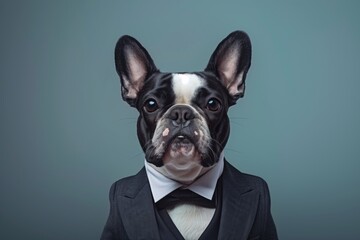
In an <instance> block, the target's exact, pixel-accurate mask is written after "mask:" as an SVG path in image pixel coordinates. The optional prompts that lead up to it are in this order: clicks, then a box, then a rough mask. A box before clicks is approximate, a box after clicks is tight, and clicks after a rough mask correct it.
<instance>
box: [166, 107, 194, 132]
mask: <svg viewBox="0 0 360 240" xmlns="http://www.w3.org/2000/svg"><path fill="white" fill-rule="evenodd" d="M169 118H170V119H171V120H172V122H173V124H174V125H175V126H179V125H183V126H185V127H186V126H188V125H189V124H190V120H191V119H194V118H195V114H194V112H193V111H192V109H191V108H189V107H188V106H183V105H182V106H176V107H174V108H173V109H172V110H171V112H170V114H169Z"/></svg>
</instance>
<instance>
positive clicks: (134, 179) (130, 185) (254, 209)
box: [101, 161, 277, 240]
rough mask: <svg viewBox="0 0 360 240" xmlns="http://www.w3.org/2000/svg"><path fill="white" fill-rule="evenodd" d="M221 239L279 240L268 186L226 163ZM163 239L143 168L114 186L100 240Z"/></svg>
mask: <svg viewBox="0 0 360 240" xmlns="http://www.w3.org/2000/svg"><path fill="white" fill-rule="evenodd" d="M222 177H223V181H222V183H223V190H222V191H223V193H222V194H223V199H222V212H221V219H220V226H219V236H218V238H219V239H221V240H223V239H240V240H242V239H264V240H271V239H277V233H276V228H275V224H274V221H273V219H272V216H271V212H270V195H269V190H268V187H267V184H266V182H265V181H264V180H263V179H261V178H259V177H256V176H252V175H248V174H244V173H241V172H239V171H238V170H237V169H235V168H234V167H233V166H231V165H230V164H229V163H228V162H227V161H225V165H224V172H223V175H222ZM115 239H121V240H123V239H131V240H132V239H146V240H150V239H160V235H159V231H158V227H157V223H156V218H155V206H154V203H153V199H152V194H151V190H150V185H149V181H148V179H147V176H146V172H145V169H144V168H143V169H142V170H141V171H140V172H139V173H138V174H137V175H135V176H131V177H127V178H124V179H121V180H119V181H117V182H115V183H114V184H113V185H112V186H111V189H110V214H109V218H108V220H107V222H106V225H105V227H104V230H103V233H102V236H101V240H115Z"/></svg>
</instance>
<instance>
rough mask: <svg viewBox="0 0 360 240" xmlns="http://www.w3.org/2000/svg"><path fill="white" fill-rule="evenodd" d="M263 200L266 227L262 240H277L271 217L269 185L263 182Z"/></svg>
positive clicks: (264, 227)
mask: <svg viewBox="0 0 360 240" xmlns="http://www.w3.org/2000/svg"><path fill="white" fill-rule="evenodd" d="M263 199H264V211H265V212H264V226H263V236H262V238H261V239H264V240H265V239H266V240H277V239H278V236H277V231H276V227H275V223H274V220H273V218H272V215H271V200H270V193H269V188H268V185H267V183H266V182H265V181H263Z"/></svg>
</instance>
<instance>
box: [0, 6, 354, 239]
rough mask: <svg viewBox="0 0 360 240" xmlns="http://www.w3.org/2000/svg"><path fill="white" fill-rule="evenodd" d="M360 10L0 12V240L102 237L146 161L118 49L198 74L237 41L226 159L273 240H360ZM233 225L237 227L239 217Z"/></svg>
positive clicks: (154, 8)
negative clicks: (249, 184) (267, 203)
mask: <svg viewBox="0 0 360 240" xmlns="http://www.w3.org/2000/svg"><path fill="white" fill-rule="evenodd" d="M359 10H360V2H359V1H340V0H338V1H319V0H317V1H175V0H169V1H130V0H129V1H115V0H109V1H10V0H9V1H4V0H2V1H1V3H0V29H1V38H0V43H1V44H0V61H1V62H0V68H1V69H0V114H1V118H0V191H1V192H0V194H1V197H0V239H14V240H16V239H54V240H56V239H59V240H60V239H61V240H62V239H99V237H100V234H101V231H102V228H103V226H104V224H105V221H106V218H107V214H108V211H109V204H108V190H109V187H110V185H111V183H112V182H114V181H115V180H117V179H119V178H122V177H125V176H128V175H132V174H135V173H136V172H137V171H138V170H139V169H140V168H141V167H142V166H143V154H142V152H141V149H140V147H139V146H138V142H137V139H136V137H135V122H136V118H137V112H136V111H135V110H134V109H131V108H129V107H128V106H127V104H126V103H124V102H122V100H121V97H120V92H119V89H120V86H119V79H118V77H117V75H116V72H115V69H114V61H113V49H114V46H115V43H116V41H117V39H118V37H120V36H121V35H123V34H129V35H132V36H134V37H136V38H137V39H138V40H139V41H140V42H141V43H142V44H143V45H144V46H145V47H146V48H147V49H148V50H149V52H150V54H151V55H152V57H153V59H154V61H155V63H156V64H157V66H158V67H159V68H160V69H161V70H163V71H196V70H201V69H203V68H204V67H205V66H206V63H207V61H208V59H209V57H210V55H211V53H212V52H213V50H214V49H215V47H216V45H217V44H218V43H219V42H220V40H221V39H223V38H224V37H225V36H226V35H227V34H229V33H230V32H232V31H233V30H236V29H240V30H245V31H246V32H247V33H248V34H249V35H250V37H251V39H252V44H253V62H252V67H251V69H250V72H249V74H248V78H247V92H246V94H245V98H244V99H241V100H240V101H239V102H238V104H237V105H236V106H234V107H233V108H232V109H231V110H230V113H229V114H230V117H231V124H232V134H231V137H230V140H229V143H228V145H227V148H226V151H225V152H226V157H227V159H228V160H229V161H230V162H231V163H232V164H233V165H235V166H236V167H237V168H238V169H240V170H241V171H244V172H248V173H252V174H255V175H259V176H261V177H263V178H264V179H266V180H267V182H268V184H269V186H270V191H271V196H272V212H273V217H274V219H275V221H276V224H277V228H278V233H279V237H280V238H281V239H298V240H304V239H358V238H359V235H360V221H359V219H360V207H359V203H360V187H359V182H360V174H359V170H360V163H359V160H360V126H359V123H360V106H359V103H360V94H359V92H360V46H359V45H360V44H359V43H360V27H359V23H360V14H359ZM234 217H235V216H234Z"/></svg>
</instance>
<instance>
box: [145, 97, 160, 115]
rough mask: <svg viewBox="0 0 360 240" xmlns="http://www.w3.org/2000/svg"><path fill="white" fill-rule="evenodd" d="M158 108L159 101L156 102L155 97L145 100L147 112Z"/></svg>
mask: <svg viewBox="0 0 360 240" xmlns="http://www.w3.org/2000/svg"><path fill="white" fill-rule="evenodd" d="M158 108H159V107H158V104H157V102H156V101H155V100H154V99H152V98H150V99H148V100H147V101H146V102H145V104H144V109H145V111H147V112H154V111H156V110H157V109H158Z"/></svg>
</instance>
